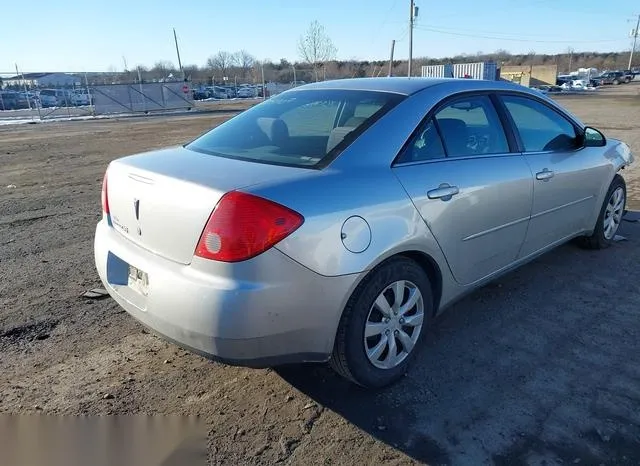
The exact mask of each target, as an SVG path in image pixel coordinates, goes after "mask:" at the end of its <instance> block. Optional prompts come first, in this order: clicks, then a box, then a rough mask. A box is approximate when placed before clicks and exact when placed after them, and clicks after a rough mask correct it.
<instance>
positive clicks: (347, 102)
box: [185, 90, 405, 168]
mask: <svg viewBox="0 0 640 466" xmlns="http://www.w3.org/2000/svg"><path fill="white" fill-rule="evenodd" d="M404 97H405V96H402V95H398V94H392V93H386V92H373V91H353V90H300V91H292V92H285V93H283V94H280V95H278V96H275V97H272V98H271V99H269V100H267V101H265V102H263V103H261V104H259V105H256V106H255V107H253V108H251V109H249V110H247V111H245V112H243V113H241V114H240V115H238V116H236V117H235V118H232V119H231V120H229V121H227V122H225V123H223V124H222V125H220V126H218V127H216V128H214V129H212V130H211V131H209V132H208V133H206V134H204V135H203V136H201V137H199V138H198V139H196V140H195V141H193V142H192V143H190V144H188V145H187V146H185V147H186V148H187V149H191V150H194V151H198V152H204V153H207V154H211V155H216V156H220V157H229V158H236V159H241V160H249V161H255V162H261V163H270V164H275V165H287V166H296V167H316V168H318V167H322V166H325V165H326V164H327V163H329V161H331V160H333V158H335V157H336V156H337V154H339V153H340V152H341V151H342V150H344V149H345V148H346V147H347V146H348V145H349V144H350V143H351V142H352V141H353V140H355V138H357V137H358V136H359V135H360V134H362V132H363V131H364V130H365V129H366V128H368V127H369V126H371V125H372V124H373V123H374V122H375V121H376V120H378V119H379V118H380V117H381V116H382V115H384V114H385V113H386V112H388V111H389V110H390V109H391V108H393V107H394V106H395V105H397V104H398V103H399V102H400V101H401V100H402V99H403V98H404Z"/></svg>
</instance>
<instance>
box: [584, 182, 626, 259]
mask: <svg viewBox="0 0 640 466" xmlns="http://www.w3.org/2000/svg"><path fill="white" fill-rule="evenodd" d="M604 199H605V200H604V203H603V204H602V208H601V209H600V215H598V220H597V222H596V226H595V229H594V230H593V234H592V235H591V236H588V237H584V238H582V244H583V245H584V246H586V247H587V248H589V249H604V248H608V247H609V246H611V243H613V238H615V236H616V233H617V232H618V228H619V227H620V223H621V222H622V215H623V214H624V207H625V203H626V200H627V187H626V185H625V182H624V179H623V178H622V177H621V176H620V175H616V176H615V178H614V179H613V181H612V182H611V185H610V186H609V190H608V191H607V195H606V196H605V198H604Z"/></svg>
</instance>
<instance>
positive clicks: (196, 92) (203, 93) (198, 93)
mask: <svg viewBox="0 0 640 466" xmlns="http://www.w3.org/2000/svg"><path fill="white" fill-rule="evenodd" d="M191 93H192V95H193V100H204V99H208V98H209V93H208V92H207V90H206V89H192V90H191Z"/></svg>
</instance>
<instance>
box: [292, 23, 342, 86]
mask: <svg viewBox="0 0 640 466" xmlns="http://www.w3.org/2000/svg"><path fill="white" fill-rule="evenodd" d="M298 53H299V54H300V58H301V59H302V60H303V61H305V62H306V63H308V64H309V65H311V67H312V68H313V72H314V74H315V78H316V81H318V70H319V69H320V66H321V65H322V64H323V63H324V62H326V61H328V60H332V59H334V58H335V56H336V53H337V49H336V47H335V45H333V42H332V41H331V38H329V36H328V35H327V33H326V32H325V29H324V26H322V25H321V24H320V23H318V21H313V22H312V23H311V24H310V25H309V29H307V32H306V33H305V34H304V35H302V36H300V39H299V40H298Z"/></svg>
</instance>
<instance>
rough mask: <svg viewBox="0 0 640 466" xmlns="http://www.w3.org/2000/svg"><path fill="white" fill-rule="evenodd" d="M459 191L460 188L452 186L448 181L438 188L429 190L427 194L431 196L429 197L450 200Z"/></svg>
mask: <svg viewBox="0 0 640 466" xmlns="http://www.w3.org/2000/svg"><path fill="white" fill-rule="evenodd" d="M459 192H460V190H459V189H458V187H457V186H451V185H449V184H447V183H442V184H441V185H440V186H438V187H437V188H436V189H432V190H431V191H427V196H428V197H429V199H442V200H443V201H448V200H449V199H451V198H452V197H453V196H455V195H456V194H458V193H459Z"/></svg>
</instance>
